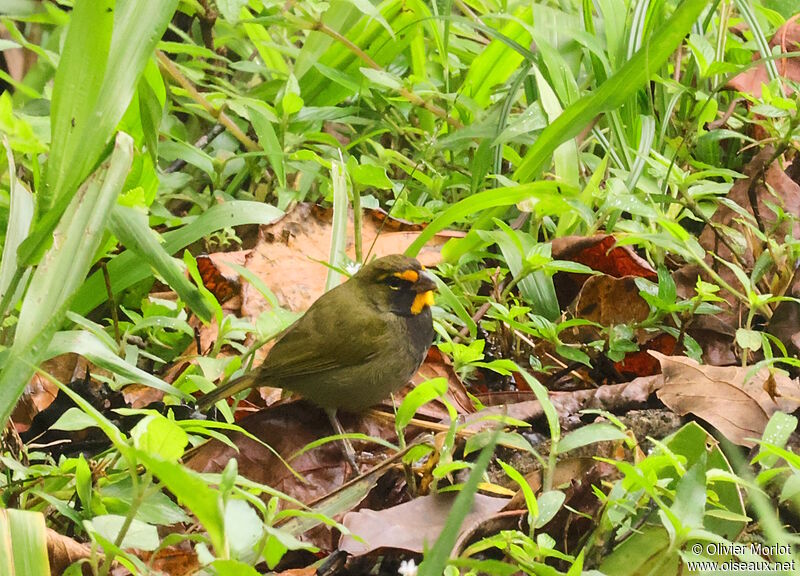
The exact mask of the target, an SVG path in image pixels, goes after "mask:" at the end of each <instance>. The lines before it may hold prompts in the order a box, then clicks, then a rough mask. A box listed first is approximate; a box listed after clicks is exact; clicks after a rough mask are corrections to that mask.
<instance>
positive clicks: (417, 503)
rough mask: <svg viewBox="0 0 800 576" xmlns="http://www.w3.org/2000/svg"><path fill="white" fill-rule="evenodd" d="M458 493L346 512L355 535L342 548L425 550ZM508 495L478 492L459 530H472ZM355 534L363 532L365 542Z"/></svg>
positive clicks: (356, 553) (355, 550)
mask: <svg viewBox="0 0 800 576" xmlns="http://www.w3.org/2000/svg"><path fill="white" fill-rule="evenodd" d="M456 496H457V494H454V493H452V492H446V493H444V494H431V495H429V496H421V497H419V498H415V499H414V500H411V501H410V502H406V503H404V504H400V505H399V506H393V507H392V508H387V509H386V510H380V511H375V510H359V511H358V512H350V513H348V514H346V515H345V517H344V520H343V523H344V525H345V526H347V528H348V530H350V533H351V534H352V535H345V536H343V537H342V539H341V541H340V543H339V548H340V549H341V550H344V551H345V552H348V553H350V554H352V555H353V556H360V555H362V554H368V553H370V552H372V551H374V550H377V549H379V548H396V549H401V550H408V551H409V552H418V553H422V552H424V551H425V550H427V549H430V547H431V546H433V544H434V542H436V539H437V538H438V537H439V534H440V533H441V531H442V529H443V528H444V523H445V521H446V520H447V516H448V514H449V513H450V508H451V507H452V506H453V502H454V500H455V498H456ZM507 503H508V499H507V498H495V497H493V496H485V495H483V494H476V495H475V500H474V502H473V504H472V510H471V511H470V513H469V514H468V515H467V517H466V518H465V519H464V522H463V523H462V524H461V529H460V533H464V532H466V531H468V530H470V529H471V528H472V527H473V526H474V525H475V524H477V523H480V522H481V521H483V520H485V519H486V518H489V517H491V516H493V515H494V514H496V513H498V512H499V511H500V510H502V509H503V507H504V506H505V505H506V504H507ZM354 536H360V537H361V538H363V539H364V541H363V542H360V541H357V540H356V539H355V538H354Z"/></svg>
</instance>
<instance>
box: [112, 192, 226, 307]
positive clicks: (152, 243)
mask: <svg viewBox="0 0 800 576" xmlns="http://www.w3.org/2000/svg"><path fill="white" fill-rule="evenodd" d="M109 225H110V228H111V231H112V232H113V233H114V235H115V236H116V237H117V238H118V239H119V240H120V242H122V243H123V244H124V245H125V246H126V247H127V248H128V249H129V250H131V251H133V253H134V254H136V255H138V256H139V257H140V258H142V259H143V260H144V261H146V262H148V263H149V264H150V265H151V266H152V267H153V268H155V269H156V271H157V272H158V273H159V274H161V276H162V278H164V280H165V281H166V282H167V284H168V285H169V287H170V288H172V289H173V290H175V292H176V293H177V294H178V296H179V297H180V299H181V300H182V301H184V302H185V303H186V304H187V305H188V306H189V308H191V309H192V311H193V312H194V313H195V314H197V316H199V317H200V319H201V320H203V321H205V322H207V321H209V320H211V316H212V312H211V309H210V308H209V307H208V304H206V301H205V300H204V299H203V297H202V296H201V294H200V292H199V290H198V289H197V286H195V285H194V284H192V283H191V282H190V281H189V279H188V278H187V277H186V274H184V272H183V268H182V267H181V266H180V265H179V264H178V262H177V261H176V260H175V259H174V258H173V257H172V256H170V255H169V254H167V252H166V251H165V250H164V247H163V246H162V245H161V244H160V243H159V241H158V238H157V237H156V235H155V234H154V233H153V231H152V230H150V226H149V224H148V222H147V216H145V214H144V213H142V212H140V211H138V210H136V209H134V208H129V207H127V206H119V205H117V206H116V207H115V208H114V210H113V211H112V212H111V219H110V221H109Z"/></svg>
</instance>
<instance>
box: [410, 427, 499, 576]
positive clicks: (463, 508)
mask: <svg viewBox="0 0 800 576" xmlns="http://www.w3.org/2000/svg"><path fill="white" fill-rule="evenodd" d="M499 432H500V428H499V427H498V428H497V430H496V432H495V435H494V436H493V437H492V440H491V441H490V442H489V443H488V444H487V445H486V446H485V447H484V448H483V450H481V453H480V454H479V455H478V458H477V460H475V464H474V465H473V467H472V472H470V474H469V478H467V481H466V482H465V483H464V486H463V487H462V488H461V491H460V492H459V493H458V496H457V497H456V500H455V502H453V507H452V509H451V510H450V514H449V515H448V516H447V521H446V522H445V524H444V529H442V533H441V534H440V535H439V538H438V539H437V540H436V544H434V545H433V548H431V551H430V552H429V553H428V554H426V555H425V560H423V561H422V564H420V565H419V570H418V571H417V574H418V576H441V574H444V569H445V567H446V566H447V561H448V560H449V558H450V553H451V552H452V551H453V546H455V544H456V540H458V534H459V531H460V529H461V524H462V523H463V522H464V518H466V517H467V514H469V511H470V510H471V509H472V502H473V500H474V499H475V493H476V492H477V491H478V485H479V484H480V483H481V481H482V480H483V473H484V472H486V468H488V466H489V462H490V460H491V459H492V455H493V454H494V447H495V445H496V444H497V433H499Z"/></svg>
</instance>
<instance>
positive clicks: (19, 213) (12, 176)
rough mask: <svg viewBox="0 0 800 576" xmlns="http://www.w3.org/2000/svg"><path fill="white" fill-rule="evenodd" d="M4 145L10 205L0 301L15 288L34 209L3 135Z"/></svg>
mask: <svg viewBox="0 0 800 576" xmlns="http://www.w3.org/2000/svg"><path fill="white" fill-rule="evenodd" d="M3 145H4V146H5V149H6V155H7V158H8V187H9V197H10V206H9V210H8V226H7V227H6V238H5V243H4V244H3V255H2V259H0V302H2V301H3V298H4V297H5V292H6V290H8V289H9V288H10V289H11V290H14V289H15V287H14V286H12V285H11V284H12V279H13V278H14V275H15V274H17V248H18V247H19V245H20V244H21V243H22V241H23V240H25V238H26V237H27V235H28V231H29V230H30V225H31V220H32V218H33V211H34V204H33V196H32V195H31V193H30V191H28V189H27V188H25V186H24V185H23V184H22V183H21V182H19V181H18V180H17V178H16V171H17V168H16V166H15V165H14V155H13V154H12V153H11V147H10V145H9V143H8V139H7V138H5V137H3ZM10 305H11V306H13V305H14V303H13V302H11V303H10ZM2 313H3V311H2V310H0V316H2Z"/></svg>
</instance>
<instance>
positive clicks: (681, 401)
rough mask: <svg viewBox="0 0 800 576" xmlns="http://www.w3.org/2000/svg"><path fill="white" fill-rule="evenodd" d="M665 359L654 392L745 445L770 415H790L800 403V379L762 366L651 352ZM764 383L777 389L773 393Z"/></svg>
mask: <svg viewBox="0 0 800 576" xmlns="http://www.w3.org/2000/svg"><path fill="white" fill-rule="evenodd" d="M651 354H652V355H653V356H655V357H656V358H658V360H659V362H660V363H661V370H662V373H663V377H664V384H663V386H662V387H661V388H660V389H659V390H658V392H657V393H656V394H657V395H658V398H659V399H660V400H661V401H662V402H663V403H664V404H666V405H667V407H668V408H670V409H671V410H673V411H674V412H675V413H677V414H679V415H681V416H683V415H685V414H689V413H691V414H694V415H695V416H698V417H699V418H702V419H703V420H705V421H706V422H708V423H709V424H711V425H712V426H714V428H716V429H717V430H719V431H720V432H721V433H722V434H723V435H724V436H725V437H726V438H727V439H728V440H730V441H731V442H734V443H736V444H740V445H742V446H748V447H752V446H754V445H755V442H754V441H753V440H752V439H753V438H760V437H761V435H762V433H763V432H764V427H765V426H766V425H767V422H768V421H769V418H770V416H772V415H773V414H774V413H775V412H777V411H778V410H781V411H783V412H786V413H787V414H791V413H792V412H794V411H795V410H797V408H798V407H799V406H800V384H798V381H797V380H792V379H790V378H789V377H787V376H783V375H781V374H771V373H770V371H769V370H768V369H766V368H762V369H761V370H759V371H758V372H756V373H755V374H752V375H750V368H742V367H739V366H728V367H721V366H705V365H700V364H698V363H697V362H695V361H694V360H692V359H691V358H687V357H684V356H665V355H663V354H659V353H658V352H651ZM765 386H768V387H770V389H771V390H773V391H774V392H773V394H775V396H774V398H773V397H772V396H771V394H770V391H768V390H767V389H766V388H765Z"/></svg>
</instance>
